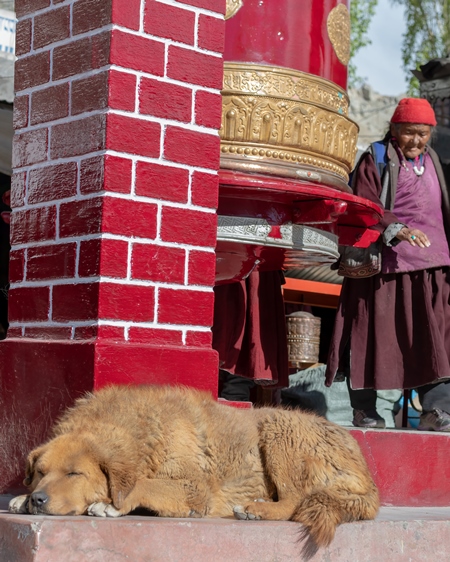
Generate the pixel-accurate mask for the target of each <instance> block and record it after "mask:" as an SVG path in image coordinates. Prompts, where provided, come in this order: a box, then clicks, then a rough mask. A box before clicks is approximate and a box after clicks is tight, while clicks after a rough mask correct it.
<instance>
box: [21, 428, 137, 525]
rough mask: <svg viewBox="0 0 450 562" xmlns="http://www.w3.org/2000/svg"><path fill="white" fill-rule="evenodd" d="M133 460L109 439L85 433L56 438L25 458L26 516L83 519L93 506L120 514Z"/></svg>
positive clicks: (133, 474)
mask: <svg viewBox="0 0 450 562" xmlns="http://www.w3.org/2000/svg"><path fill="white" fill-rule="evenodd" d="M132 456H133V455H131V457H132ZM133 460H134V459H133V458H130V456H129V455H128V456H127V454H126V451H121V450H120V446H119V445H118V443H117V442H114V440H113V439H111V440H106V441H105V442H102V441H101V440H99V442H97V440H96V439H93V437H92V435H89V434H86V435H83V434H81V435H74V434H66V435H60V436H59V437H56V438H55V439H53V440H51V441H50V442H48V443H47V444H45V445H42V446H41V447H38V448H37V449H35V450H34V451H32V452H31V453H30V455H29V456H28V461H27V468H26V477H25V480H24V484H25V485H26V486H28V487H29V489H30V491H31V496H30V500H29V502H28V511H29V512H30V513H33V514H38V513H40V514H46V515H82V514H84V513H86V511H87V508H88V507H89V505H90V504H91V503H94V502H106V503H113V504H114V506H115V507H117V508H119V509H120V507H121V505H122V502H123V500H124V499H125V498H126V496H127V495H128V494H129V493H130V491H131V490H132V489H133V487H134V485H135V483H136V464H135V463H133Z"/></svg>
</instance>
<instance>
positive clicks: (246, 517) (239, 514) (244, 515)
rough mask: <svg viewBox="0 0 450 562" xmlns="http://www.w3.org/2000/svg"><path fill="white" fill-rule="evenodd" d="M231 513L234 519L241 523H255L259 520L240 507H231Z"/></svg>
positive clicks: (256, 516)
mask: <svg viewBox="0 0 450 562" xmlns="http://www.w3.org/2000/svg"><path fill="white" fill-rule="evenodd" d="M263 501H264V500H263ZM233 513H234V516H235V517H236V519H240V520H242V521H257V520H258V519H261V518H260V517H259V516H258V515H254V514H253V513H250V512H249V511H248V510H247V509H245V508H244V507H242V505H235V506H234V507H233Z"/></svg>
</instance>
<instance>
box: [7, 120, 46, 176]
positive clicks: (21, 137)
mask: <svg viewBox="0 0 450 562" xmlns="http://www.w3.org/2000/svg"><path fill="white" fill-rule="evenodd" d="M47 143H48V130H47V129H35V130H34V131H27V132H26V133H20V134H18V135H16V136H15V137H14V138H13V154H12V161H13V168H20V167H21V166H30V165H31V164H37V163H38V162H44V161H45V160H47Z"/></svg>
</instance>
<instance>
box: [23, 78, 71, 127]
mask: <svg viewBox="0 0 450 562" xmlns="http://www.w3.org/2000/svg"><path fill="white" fill-rule="evenodd" d="M68 115H69V84H59V85H58V86H51V87H50V88H45V90H38V91H37V92H33V93H32V95H31V115H30V122H31V124H32V125H36V124H38V123H45V122H47V121H54V120H55V119H61V118H62V117H67V116H68Z"/></svg>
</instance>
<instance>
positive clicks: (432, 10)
mask: <svg viewBox="0 0 450 562" xmlns="http://www.w3.org/2000/svg"><path fill="white" fill-rule="evenodd" d="M391 2H392V4H394V5H400V6H403V7H404V9H405V19H406V32H405V34H404V36H403V46H402V58H403V64H404V69H405V73H406V76H407V79H408V81H409V93H410V94H411V95H413V94H417V92H418V87H419V83H418V80H417V78H415V77H414V76H413V75H412V74H411V70H412V69H419V67H420V65H422V64H425V63H426V62H428V61H429V60H430V59H433V58H441V57H446V56H447V55H448V54H449V53H450V0H391Z"/></svg>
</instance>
